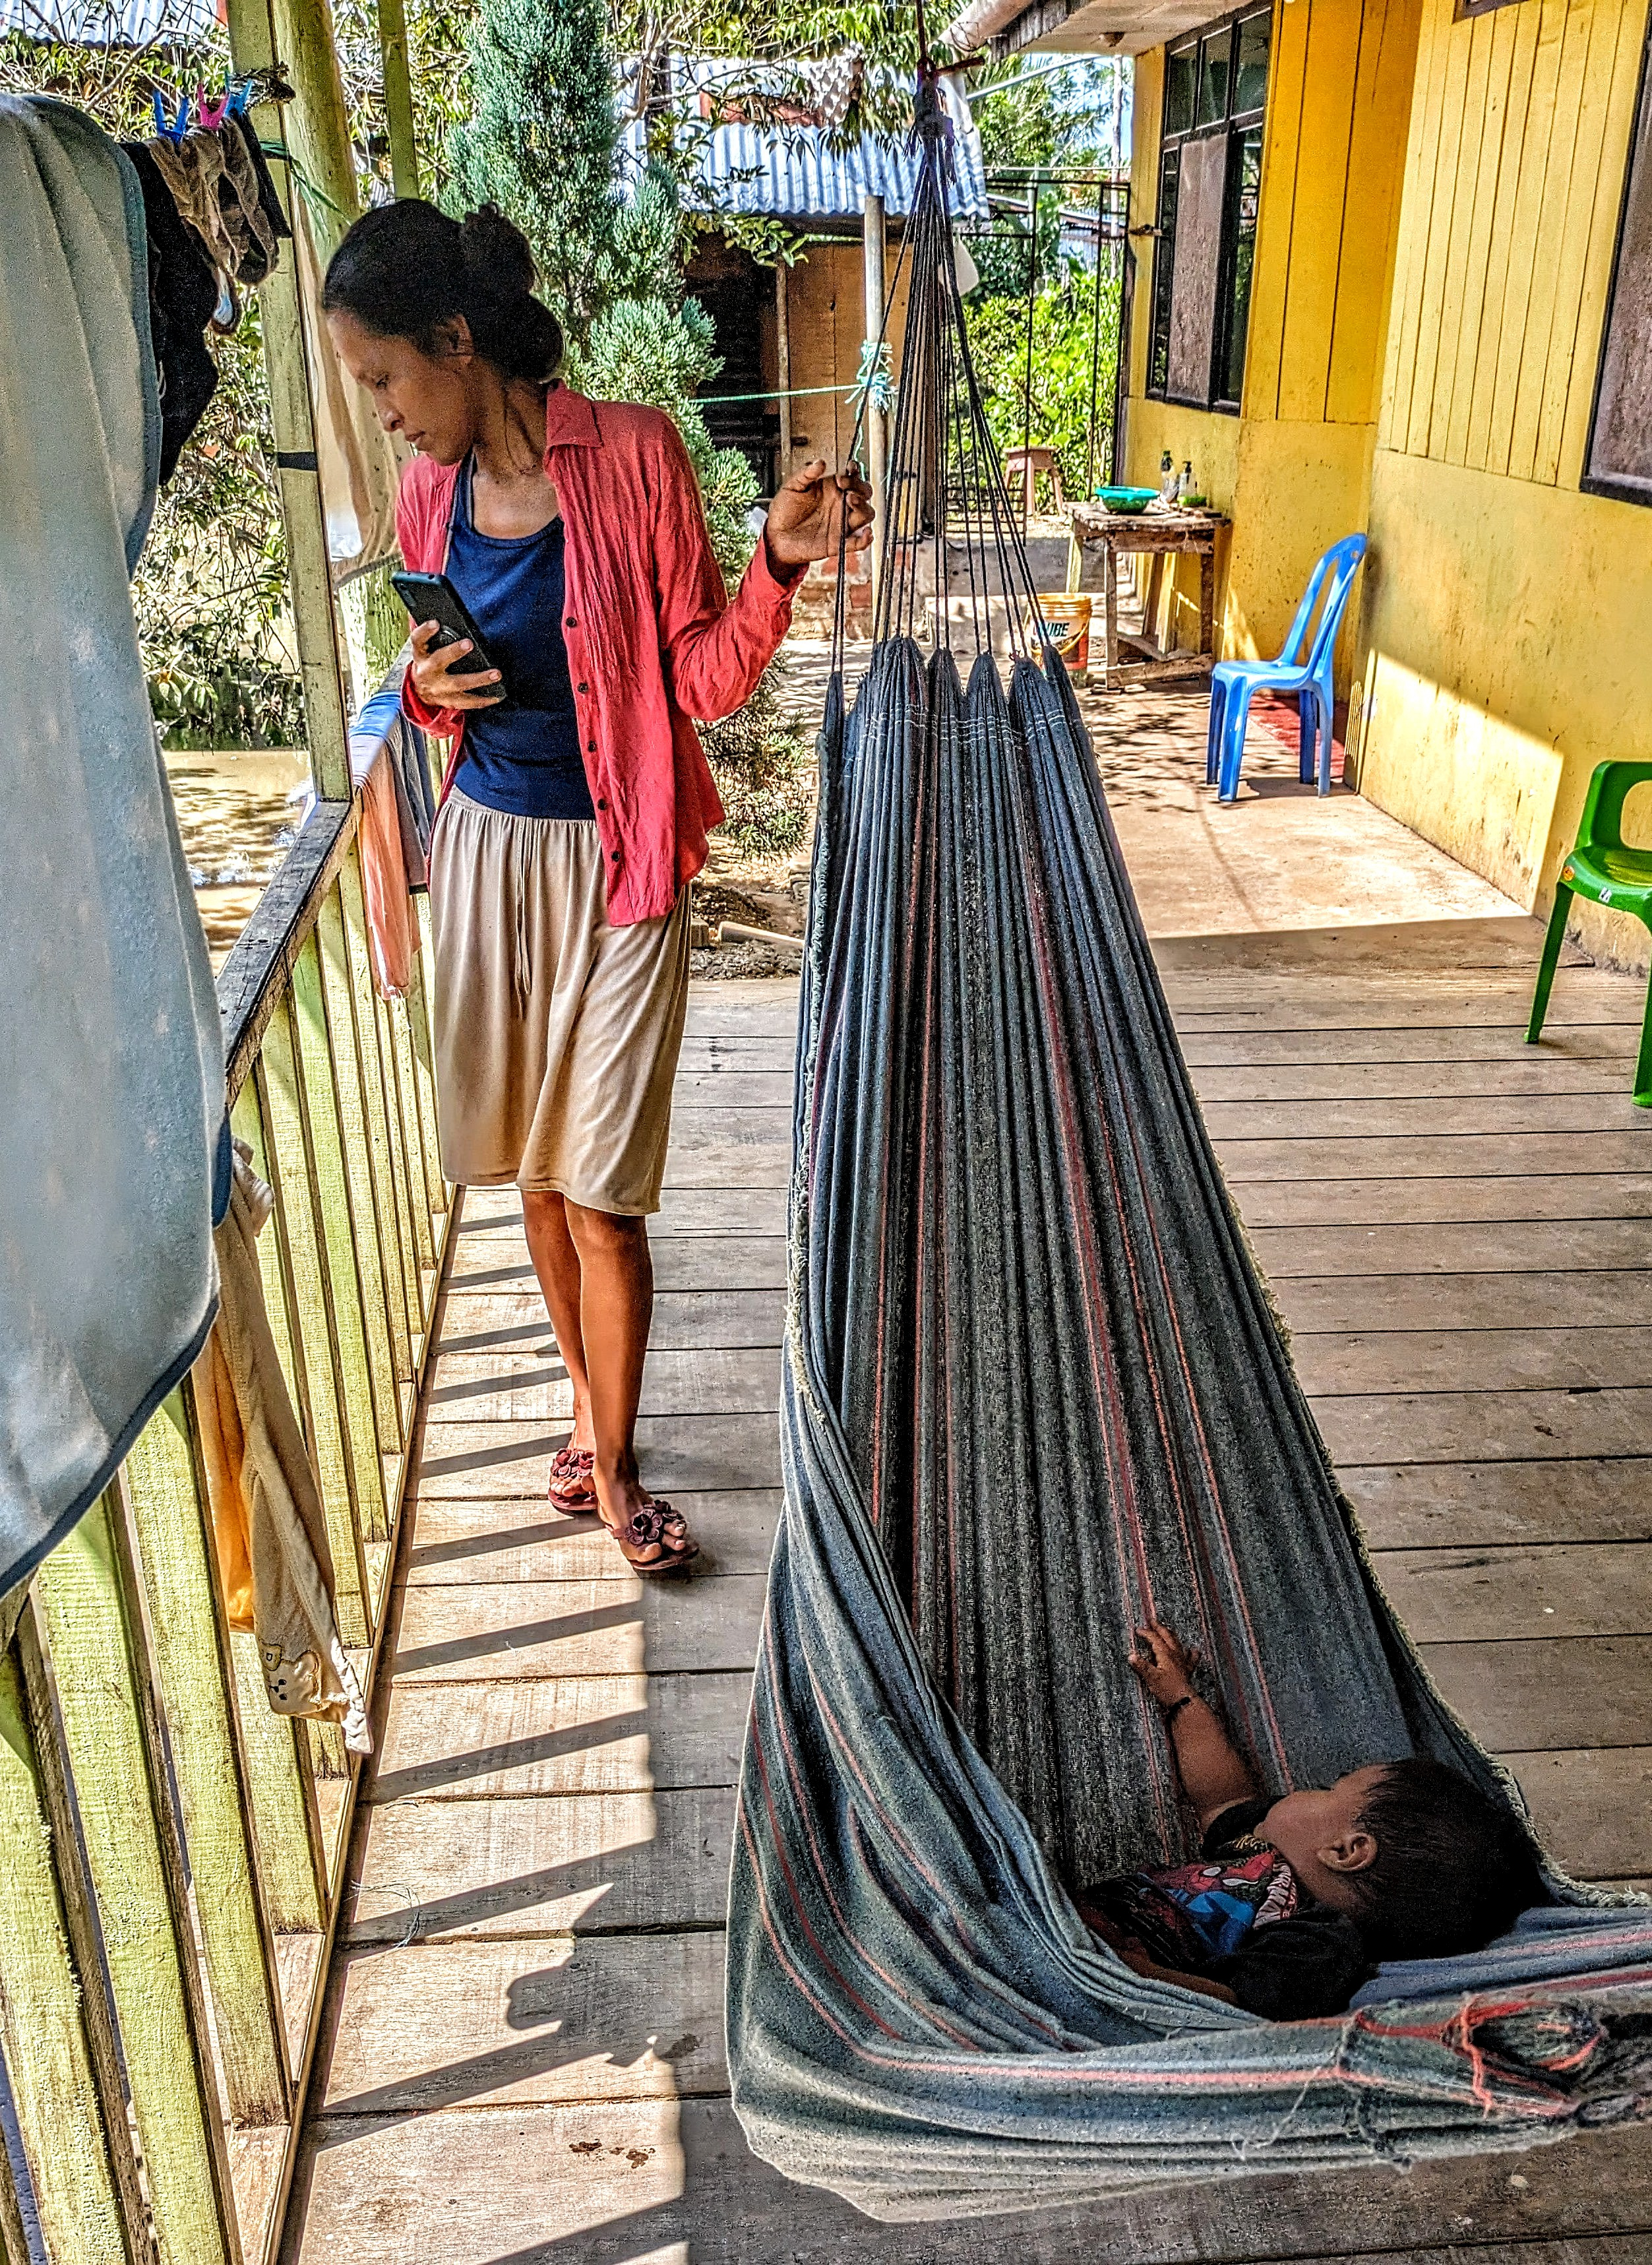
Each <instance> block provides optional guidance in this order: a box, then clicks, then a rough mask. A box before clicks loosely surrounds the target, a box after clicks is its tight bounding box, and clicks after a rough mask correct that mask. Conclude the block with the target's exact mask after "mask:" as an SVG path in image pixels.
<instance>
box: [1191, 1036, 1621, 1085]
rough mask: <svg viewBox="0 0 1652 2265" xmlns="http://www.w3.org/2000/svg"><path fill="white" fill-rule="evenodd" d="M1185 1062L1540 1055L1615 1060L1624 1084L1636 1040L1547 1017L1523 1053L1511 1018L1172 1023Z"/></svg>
mask: <svg viewBox="0 0 1652 2265" xmlns="http://www.w3.org/2000/svg"><path fill="white" fill-rule="evenodd" d="M1178 1030H1179V1035H1180V1037H1181V1039H1182V1051H1183V1055H1184V1057H1185V1058H1186V1060H1187V1062H1188V1064H1189V1067H1190V1068H1192V1069H1194V1070H1198V1069H1202V1068H1207V1067H1211V1068H1226V1067H1240V1066H1244V1065H1250V1064H1256V1063H1266V1062H1275V1063H1303V1062H1318V1063H1328V1064H1329V1063H1341V1062H1346V1063H1350V1064H1356V1065H1357V1064H1363V1063H1365V1062H1386V1061H1396V1062H1401V1061H1404V1062H1464V1061H1522V1060H1527V1059H1528V1058H1529V1059H1532V1060H1538V1061H1561V1062H1617V1063H1620V1064H1621V1065H1622V1069H1623V1075H1624V1079H1625V1082H1626V1083H1627V1082H1628V1079H1629V1077H1630V1075H1631V1074H1632V1072H1633V1070H1634V1057H1635V1046H1636V1043H1637V1042H1636V1038H1635V1037H1634V1035H1633V1034H1632V1033H1631V1032H1629V1031H1626V1030H1624V1029H1623V1027H1622V1026H1621V1025H1612V1024H1607V1025H1595V1026H1592V1027H1591V1026H1588V1025H1584V1026H1582V1027H1579V1028H1577V1029H1572V1030H1568V1029H1566V1028H1564V1027H1562V1026H1561V1025H1559V1024H1556V1023H1550V1024H1549V1025H1548V1026H1547V1027H1546V1030H1545V1031H1544V1033H1543V1043H1542V1045H1541V1046H1538V1047H1533V1048H1532V1050H1531V1053H1530V1056H1529V1057H1528V1054H1527V1050H1526V1048H1525V1046H1524V1045H1522V1043H1521V1040H1522V1038H1523V1037H1524V1035H1525V1033H1524V1031H1523V1030H1522V1029H1521V1027H1520V1026H1519V1025H1518V1024H1517V1023H1505V1024H1503V1025H1501V1026H1498V1025H1495V1024H1494V1025H1492V1026H1489V1027H1488V1028H1483V1029H1482V1028H1478V1027H1475V1026H1474V1025H1473V1024H1463V1023H1459V1024H1456V1025H1454V1026H1453V1025H1449V1024H1448V1025H1445V1026H1441V1025H1438V1024H1436V1023H1396V1024H1394V1025H1392V1026H1390V1027H1387V1028H1385V1029H1380V1030H1365V1029H1361V1028H1360V1027H1359V1026H1358V1025H1357V1024H1350V1025H1343V1026H1339V1027H1336V1028H1333V1029H1325V1028H1322V1027H1317V1026H1314V1025H1313V1024H1311V1023H1286V1024H1283V1025H1281V1026H1280V1027H1279V1028H1278V1029H1271V1030H1270V1029H1262V1030H1248V1031H1197V1030H1195V1029H1193V1028H1191V1027H1190V1026H1189V1025H1185V1024H1179V1025H1178Z"/></svg>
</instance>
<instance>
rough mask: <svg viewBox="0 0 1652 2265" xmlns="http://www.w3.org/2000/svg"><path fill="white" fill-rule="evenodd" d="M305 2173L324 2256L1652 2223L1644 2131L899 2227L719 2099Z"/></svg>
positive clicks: (853, 2248)
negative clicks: (777, 2159) (810, 2169)
mask: <svg viewBox="0 0 1652 2265" xmlns="http://www.w3.org/2000/svg"><path fill="white" fill-rule="evenodd" d="M506 2163H508V2165H509V2172H508V2174H506V2175H501V2174H500V2170H499V2166H500V2165H502V2164H506ZM482 2167H485V2168H482ZM571 2167H578V2169H579V2176H578V2177H577V2178H575V2177H572V2176H571V2175H570V2172H571ZM1036 2178H1037V2173H1036V2171H1034V2170H1032V2169H1030V2173H1029V2183H1030V2184H1031V2183H1033V2182H1034V2181H1035V2180H1036ZM300 2181H301V2193H302V2195H303V2196H304V2198H305V2201H306V2203H307V2207H308V2211H309V2223H310V2226H311V2245H312V2246H313V2253H314V2255H315V2256H316V2258H317V2259H322V2258H325V2259H327V2260H328V2261H329V2265H383V2261H384V2260H385V2258H386V2257H394V2258H397V2259H404V2260H406V2261H407V2265H438V2260H440V2265H622V2261H639V2265H640V2261H644V2260H646V2261H649V2265H682V2261H686V2260H688V2259H692V2261H693V2265H1007V2261H1015V2265H1101V2261H1102V2260H1103V2259H1105V2260H1107V2261H1109V2265H1122V2261H1128V2265H1190V2261H1192V2260H1195V2259H1197V2260H1198V2261H1199V2265H1273V2261H1283V2260H1285V2259H1291V2260H1293V2261H1299V2265H1318V2261H1321V2260H1323V2259H1325V2258H1326V2257H1327V2256H1328V2254H1335V2255H1337V2256H1344V2257H1347V2256H1363V2257H1365V2258H1366V2259H1368V2260H1376V2259H1382V2260H1383V2261H1384V2265H1387V2258H1391V2257H1392V2256H1394V2254H1397V2255H1399V2256H1400V2257H1402V2258H1403V2257H1410V2256H1415V2254H1417V2252H1418V2251H1419V2249H1421V2250H1422V2251H1423V2254H1425V2255H1426V2254H1427V2251H1428V2250H1429V2249H1430V2248H1434V2249H1435V2250H1436V2252H1437V2249H1438V2245H1439V2244H1440V2242H1441V2240H1442V2238H1443V2237H1444V2238H1445V2240H1452V2239H1453V2238H1456V2239H1458V2240H1462V2241H1464V2242H1466V2243H1468V2244H1470V2245H1471V2246H1470V2247H1468V2248H1467V2249H1466V2253H1465V2265H1483V2256H1482V2253H1481V2251H1480V2250H1479V2249H1478V2248H1477V2247H1474V2246H1472V2245H1476V2244H1480V2243H1483V2242H1485V2241H1487V2240H1488V2239H1498V2238H1501V2239H1502V2240H1503V2241H1505V2242H1507V2241H1510V2240H1517V2239H1530V2240H1543V2239H1545V2238H1549V2239H1562V2240H1564V2239H1570V2240H1582V2239H1584V2238H1587V2237H1589V2236H1591V2235H1595V2234H1602V2235H1614V2236H1621V2235H1622V2234H1623V2233H1624V2232H1625V2230H1626V2229H1629V2230H1631V2231H1632V2232H1634V2233H1635V2234H1636V2235H1637V2238H1638V2236H1639V2235H1641V2234H1643V2233H1644V2232H1647V2231H1648V2230H1652V2127H1648V2126H1646V2125H1641V2126H1631V2127H1628V2128H1627V2129H1625V2130H1613V2131H1605V2132H1599V2133H1591V2134H1590V2135H1588V2136H1586V2137H1583V2138H1574V2139H1568V2140H1566V2141H1563V2142H1561V2144H1559V2145H1551V2146H1546V2147H1537V2148H1533V2149H1531V2150H1528V2151H1526V2152H1523V2153H1521V2154H1519V2155H1518V2156H1515V2155H1510V2154H1503V2153H1498V2154H1490V2155H1487V2154H1481V2155H1474V2156H1466V2157H1463V2158H1460V2159H1451V2160H1449V2161H1446V2162H1443V2163H1423V2164H1419V2165H1417V2166H1416V2167H1415V2168H1414V2169H1412V2170H1411V2171H1410V2172H1408V2174H1406V2175H1404V2176H1401V2174H1399V2173H1398V2172H1397V2171H1395V2170H1392V2169H1387V2168H1373V2169H1372V2170H1366V2171H1357V2172H1346V2173H1342V2174H1338V2175H1337V2176H1335V2177H1323V2176H1321V2177H1314V2178H1311V2179H1305V2178H1291V2177H1271V2178H1259V2177H1255V2176H1250V2177H1236V2178H1234V2179H1233V2180H1232V2181H1228V2182H1226V2183H1224V2184H1219V2185H1217V2186H1215V2187H1213V2188H1212V2187H1183V2188H1181V2189H1176V2188H1167V2189H1158V2190H1155V2191H1153V2192H1148V2193H1140V2194H1124V2195H1119V2196H1114V2197H1112V2198H1110V2200H1109V2201H1108V2202H1107V2203H1105V2205H1104V2206H1095V2205H1090V2206H1086V2207H1084V2208H1075V2207H1066V2208H1057V2209H1053V2210H1039V2211H1026V2212H1023V2213H1020V2214H1017V2215H1015V2216H1012V2217H1008V2218H964V2217H960V2216H958V2215H957V2213H956V2212H955V2213H952V2214H951V2215H950V2217H948V2218H946V2219H945V2220H944V2221H943V2222H942V2223H941V2224H933V2223H932V2224H928V2225H926V2224H918V2225H878V2224H877V2223H876V2222H875V2221H874V2220H872V2219H870V2218H865V2217H862V2215H861V2214H860V2212H858V2211H856V2210H851V2209H850V2208H849V2207H848V2204H847V2203H839V2202H836V2201H834V2200H833V2198H832V2196H830V2195H828V2194H826V2193H825V2192H823V2191H820V2190H819V2189H800V2188H798V2187H797V2186H796V2185H794V2184H793V2183H792V2182H791V2181H790V2180H788V2179H785V2178H782V2176H781V2174H779V2173H778V2172H776V2171H773V2170H769V2169H768V2168H766V2167H764V2166H763V2165H762V2164H761V2162H759V2161H758V2160H757V2159H756V2158H755V2157H754V2156H753V2154H752V2153H751V2152H750V2150H749V2149H748V2148H747V2146H746V2141H745V2139H744V2138H743V2136H742V2135H741V2133H740V2130H739V2125H738V2124H737V2123H736V2122H735V2119H734V2116H733V2113H732V2110H731V2108H729V2106H728V2104H727V2103H726V2102H725V2101H718V2100H688V2101H682V2102H681V2103H680V2104H677V2103H673V2102H671V2101H650V2102H630V2101H627V2102H623V2103H618V2102H616V2103H615V2104H614V2105H612V2106H601V2107H597V2106H591V2107H558V2106H547V2107H535V2108H475V2109H469V2110H459V2111H453V2112H449V2113H448V2114H446V2115H440V2116H419V2117H418V2118H416V2119H413V2120H411V2121H410V2120H408V2119H406V2118H404V2117H400V2116H386V2117H384V2118H382V2119H368V2118H360V2117H348V2118H338V2119H337V2120H336V2121H335V2120H333V2119H331V2118H328V2119H324V2120H321V2121H319V2122H318V2123H317V2125H316V2126H315V2128H314V2129H313V2130H312V2132H311V2134H310V2137H309V2144H308V2146H307V2149H306V2159H305V2161H304V2163H303V2165H302V2168H301V2172H300ZM1515 2181H1518V2183H1517V2184H1516V2183H1514V2182H1515ZM364 2193H366V2194H370V2195H371V2196H373V2197H374V2203H375V2206H374V2208H373V2210H371V2212H368V2211H364V2210H362V2209H361V2207H360V2196H362V2195H363V2194H364ZM432 2228H439V2229H440V2247H436V2246H434V2245H433V2242H432V2240H431V2239H430V2234H431V2230H432ZM1328 2235H1330V2236H1334V2237H1335V2239H1336V2240H1338V2242H1339V2244H1340V2246H1339V2247H1338V2248H1337V2249H1336V2250H1335V2252H1334V2253H1328V2251H1327V2249H1326V2247H1325V2244H1326V2240H1327V2237H1328ZM1385 2253H1386V2254H1387V2256H1386V2257H1385ZM1631 2257H1632V2259H1633V2253H1631ZM1452 2265H1459V2261H1458V2260H1453V2261H1452ZM1522 2265H1525V2261H1522ZM1542 2265H1552V2261H1547V2260H1545V2261H1542ZM1588 2265H1631V2260H1625V2259H1602V2260H1590V2261H1588ZM1633 2265H1642V2261H1641V2259H1633Z"/></svg>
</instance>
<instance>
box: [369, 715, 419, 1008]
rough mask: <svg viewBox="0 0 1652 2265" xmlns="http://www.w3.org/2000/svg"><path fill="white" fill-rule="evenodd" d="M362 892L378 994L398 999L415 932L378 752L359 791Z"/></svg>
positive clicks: (389, 786) (386, 770)
mask: <svg viewBox="0 0 1652 2265" xmlns="http://www.w3.org/2000/svg"><path fill="white" fill-rule="evenodd" d="M359 839H360V848H361V887H362V892H363V894H364V895H365V897H366V899H367V914H368V934H369V935H370V936H371V937H372V939H373V971H374V973H375V976H376V977H377V979H378V986H379V994H380V996H381V997H382V998H385V999H403V998H405V997H406V995H407V986H408V982H409V980H410V979H411V974H412V971H413V954H414V953H415V952H416V951H417V950H418V930H417V929H415V928H414V926H413V911H412V903H411V898H410V896H409V894H408V881H407V857H406V854H405V852H404V849H403V848H402V821H401V818H400V815H399V813H398V812H397V807H396V772H395V767H394V766H393V764H392V763H391V762H390V761H389V757H388V755H387V754H386V752H385V750H384V748H383V747H380V749H379V752H378V755H377V757H376V758H375V761H374V765H373V768H372V769H371V770H370V771H369V772H368V775H367V778H366V780H365V782H364V783H363V785H362V788H361V827H360V837H359Z"/></svg>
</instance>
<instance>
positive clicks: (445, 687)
mask: <svg viewBox="0 0 1652 2265" xmlns="http://www.w3.org/2000/svg"><path fill="white" fill-rule="evenodd" d="M441 634H442V627H441V623H440V622H419V623H416V624H415V626H414V629H413V633H412V645H413V658H412V659H411V661H410V662H409V663H408V674H410V675H411V678H412V680H413V689H414V691H415V692H417V693H418V696H419V698H420V699H421V700H422V701H423V702H424V703H425V705H426V707H427V708H459V709H465V708H492V707H494V706H496V705H497V704H498V703H499V701H501V700H503V699H504V697H505V694H504V692H503V690H502V689H501V688H500V687H499V670H498V669H497V668H484V669H483V670H481V671H480V672H479V673H478V672H477V670H475V669H472V670H470V671H469V673H468V674H467V673H466V672H465V671H464V670H463V669H462V666H461V663H462V661H463V659H464V656H465V655H466V654H467V653H468V652H469V651H470V650H471V645H470V640H469V637H460V638H459V639H458V640H457V642H456V643H455V644H452V645H435V643H434V642H433V641H434V639H435V638H437V637H440V636H441Z"/></svg>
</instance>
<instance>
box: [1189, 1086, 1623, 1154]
mask: <svg viewBox="0 0 1652 2265" xmlns="http://www.w3.org/2000/svg"><path fill="white" fill-rule="evenodd" d="M1202 1106H1203V1109H1204V1122H1205V1124H1206V1125H1207V1126H1208V1127H1209V1129H1210V1134H1211V1138H1212V1140H1215V1141H1217V1142H1218V1143H1220V1142H1222V1141H1224V1140H1231V1139H1234V1138H1236V1137H1238V1138H1242V1139H1245V1140H1296V1141H1302V1142H1307V1141H1320V1140H1343V1139H1351V1140H1365V1138H1366V1137H1367V1136H1368V1135H1369V1134H1372V1133H1377V1134H1379V1135H1381V1136H1382V1137H1383V1138H1385V1139H1392V1140H1408V1139H1414V1140H1421V1139H1423V1138H1425V1137H1426V1138H1428V1139H1438V1140H1444V1139H1446V1138H1450V1139H1452V1140H1486V1141H1492V1142H1496V1144H1497V1146H1498V1147H1501V1146H1502V1144H1503V1142H1504V1141H1505V1140H1510V1139H1519V1140H1528V1139H1531V1138H1533V1137H1535V1136H1537V1135H1539V1134H1548V1135H1553V1134H1556V1133H1559V1134H1563V1135H1566V1136H1568V1138H1569V1137H1571V1136H1574V1135H1576V1134H1582V1133H1588V1134H1590V1135H1594V1134H1599V1133H1602V1132H1624V1133H1627V1134H1629V1135H1630V1136H1631V1137H1635V1136H1639V1137H1640V1139H1641V1145H1642V1147H1643V1148H1644V1147H1645V1146H1647V1145H1648V1127H1647V1124H1646V1118H1645V1117H1644V1115H1643V1114H1640V1113H1638V1112H1637V1111H1636V1109H1635V1105H1634V1101H1633V1100H1632V1099H1631V1097H1630V1096H1629V1095H1628V1093H1627V1091H1625V1090H1623V1089H1621V1088H1619V1089H1618V1090H1616V1091H1608V1092H1595V1093H1539V1094H1531V1093H1512V1094H1472V1093H1471V1094H1463V1095H1459V1096H1450V1097H1448V1096H1445V1095H1439V1094H1436V1095H1433V1096H1430V1097H1429V1098H1428V1099H1426V1100H1419V1101H1393V1100H1384V1099H1379V1100H1370V1101H1367V1100H1364V1099H1359V1098H1350V1097H1344V1098H1343V1099H1340V1100H1334V1101H1305V1100H1300V1099H1292V1098H1290V1097H1287V1096H1283V1095H1282V1096H1279V1097H1278V1098H1277V1099H1273V1098H1269V1099H1267V1100H1265V1101H1255V1100H1252V1101H1212V1100H1204V1101H1203V1102H1202Z"/></svg>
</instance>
